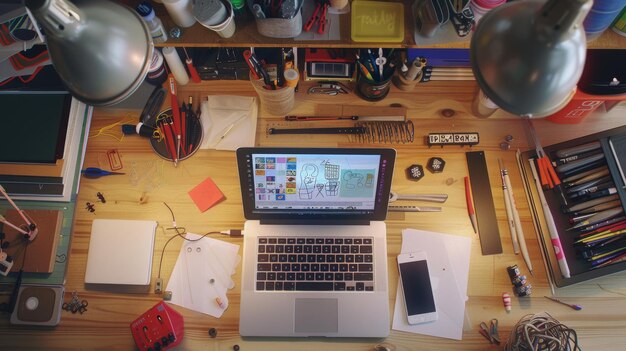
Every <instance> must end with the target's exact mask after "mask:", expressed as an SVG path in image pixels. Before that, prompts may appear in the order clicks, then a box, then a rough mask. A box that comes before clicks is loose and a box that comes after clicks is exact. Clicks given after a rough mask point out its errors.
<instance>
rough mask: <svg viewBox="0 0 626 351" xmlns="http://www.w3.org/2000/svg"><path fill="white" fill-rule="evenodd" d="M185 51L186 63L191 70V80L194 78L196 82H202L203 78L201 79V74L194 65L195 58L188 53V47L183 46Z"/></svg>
mask: <svg viewBox="0 0 626 351" xmlns="http://www.w3.org/2000/svg"><path fill="white" fill-rule="evenodd" d="M183 51H184V52H185V57H186V59H185V63H186V64H187V69H188V70H189V75H190V76H191V80H193V82H194V83H200V82H201V81H202V79H200V75H199V74H198V71H197V70H196V67H194V66H193V60H192V59H191V58H190V57H189V55H188V54H187V49H185V48H184V47H183Z"/></svg>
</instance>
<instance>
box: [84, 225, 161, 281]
mask: <svg viewBox="0 0 626 351" xmlns="http://www.w3.org/2000/svg"><path fill="white" fill-rule="evenodd" d="M156 226H157V222H156V221H135V220H119V219H95V220H94V221H93V224H92V225H91V240H90V241H89V253H88V255H87V271H86V272H85V283H86V284H112V285H150V277H151V274H152V255H153V252H154V234H155V230H156Z"/></svg>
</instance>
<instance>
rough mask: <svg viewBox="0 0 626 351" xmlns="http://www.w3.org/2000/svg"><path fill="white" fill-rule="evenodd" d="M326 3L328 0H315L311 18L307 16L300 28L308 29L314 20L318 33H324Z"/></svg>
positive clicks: (306, 30) (326, 11) (327, 3)
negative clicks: (307, 18) (316, 23)
mask: <svg viewBox="0 0 626 351" xmlns="http://www.w3.org/2000/svg"><path fill="white" fill-rule="evenodd" d="M328 5H329V1H328V0H315V10H314V11H313V14H312V15H311V18H309V20H308V21H307V22H306V24H305V25H304V27H303V28H302V29H304V31H305V32H308V31H310V30H311V27H313V25H314V24H315V22H318V25H317V33H318V34H324V33H325V32H326V14H327V13H328Z"/></svg>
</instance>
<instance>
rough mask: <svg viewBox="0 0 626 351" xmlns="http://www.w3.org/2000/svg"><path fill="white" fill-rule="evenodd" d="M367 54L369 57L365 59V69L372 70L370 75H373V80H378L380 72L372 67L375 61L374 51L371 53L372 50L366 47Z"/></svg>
mask: <svg viewBox="0 0 626 351" xmlns="http://www.w3.org/2000/svg"><path fill="white" fill-rule="evenodd" d="M367 54H368V56H369V59H368V60H367V62H368V67H367V69H369V70H370V71H371V72H372V75H373V76H374V80H377V81H380V78H381V77H380V74H379V73H378V71H377V70H376V69H375V68H374V64H375V63H376V58H375V57H374V53H372V50H370V49H367Z"/></svg>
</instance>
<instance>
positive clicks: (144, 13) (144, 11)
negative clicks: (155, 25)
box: [137, 1, 155, 21]
mask: <svg viewBox="0 0 626 351" xmlns="http://www.w3.org/2000/svg"><path fill="white" fill-rule="evenodd" d="M137 12H138V13H139V15H140V16H141V17H143V18H144V19H145V20H146V21H152V20H153V19H154V16H155V14H154V9H153V8H152V5H150V3H149V2H147V1H143V2H141V3H140V4H139V5H137Z"/></svg>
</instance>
